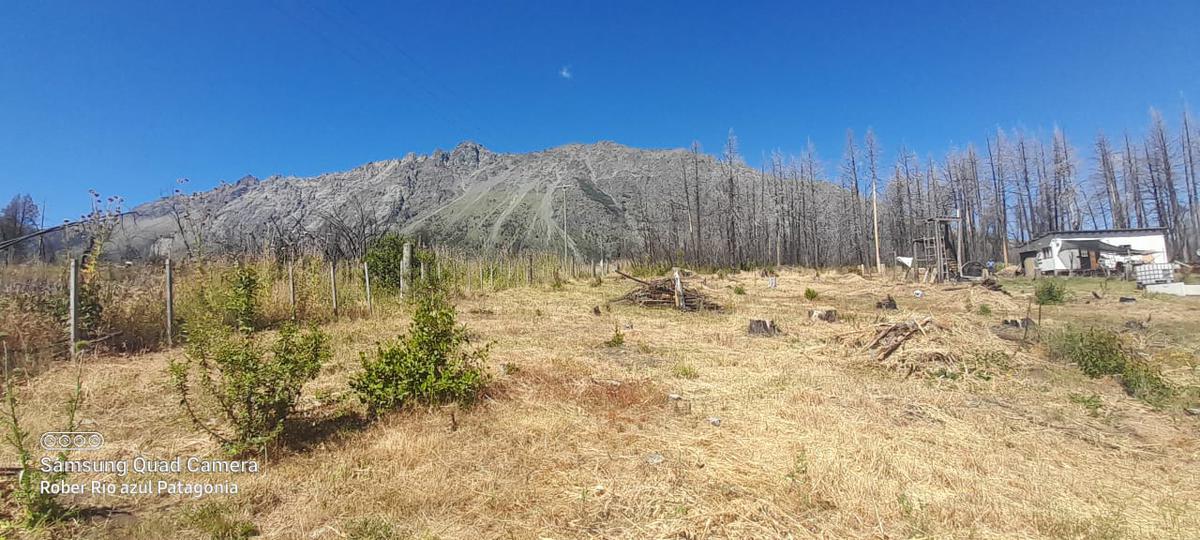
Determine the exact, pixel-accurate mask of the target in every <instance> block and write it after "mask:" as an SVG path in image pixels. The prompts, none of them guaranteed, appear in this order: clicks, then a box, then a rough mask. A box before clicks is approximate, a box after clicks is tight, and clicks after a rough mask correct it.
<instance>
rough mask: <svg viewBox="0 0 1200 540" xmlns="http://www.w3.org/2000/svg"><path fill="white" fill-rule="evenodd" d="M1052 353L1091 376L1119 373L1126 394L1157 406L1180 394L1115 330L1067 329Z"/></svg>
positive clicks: (1054, 339)
mask: <svg viewBox="0 0 1200 540" xmlns="http://www.w3.org/2000/svg"><path fill="white" fill-rule="evenodd" d="M1050 354H1051V356H1052V357H1053V358H1056V359H1061V360H1066V361H1070V362H1073V363H1075V364H1076V365H1077V366H1079V369H1080V371H1083V373H1084V374H1086V375H1087V376H1089V377H1093V378H1095V377H1103V376H1105V375H1116V376H1117V377H1118V380H1119V381H1120V382H1121V387H1122V388H1124V389H1125V393H1127V394H1129V395H1131V396H1133V397H1136V398H1138V399H1140V400H1142V401H1145V402H1146V403H1149V404H1150V405H1153V406H1155V407H1163V406H1165V405H1167V404H1168V403H1169V402H1171V401H1172V400H1173V399H1174V398H1175V396H1176V394H1177V391H1176V389H1175V388H1174V387H1173V386H1172V385H1171V384H1170V383H1169V382H1167V381H1166V380H1165V379H1163V377H1162V373H1161V372H1160V371H1159V370H1158V369H1157V368H1156V367H1154V366H1153V365H1151V364H1150V363H1149V362H1147V361H1146V360H1144V359H1141V358H1138V357H1137V356H1135V355H1134V354H1133V353H1131V352H1129V351H1128V350H1127V348H1126V347H1125V344H1124V343H1123V342H1122V341H1121V337H1120V336H1119V335H1117V334H1115V333H1113V332H1109V331H1105V330H1096V329H1089V330H1086V331H1082V332H1081V331H1076V330H1070V329H1068V330H1064V331H1062V332H1059V333H1058V334H1056V335H1055V336H1053V337H1052V338H1051V340H1050Z"/></svg>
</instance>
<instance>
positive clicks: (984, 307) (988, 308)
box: [976, 304, 992, 317]
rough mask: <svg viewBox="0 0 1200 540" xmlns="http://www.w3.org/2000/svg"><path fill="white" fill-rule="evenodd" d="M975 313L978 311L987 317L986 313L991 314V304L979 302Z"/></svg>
mask: <svg viewBox="0 0 1200 540" xmlns="http://www.w3.org/2000/svg"><path fill="white" fill-rule="evenodd" d="M976 313H979V314H980V315H983V316H984V317H987V316H988V315H991V314H992V306H989V305H987V304H979V309H977V310H976Z"/></svg>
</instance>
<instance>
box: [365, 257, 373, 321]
mask: <svg viewBox="0 0 1200 540" xmlns="http://www.w3.org/2000/svg"><path fill="white" fill-rule="evenodd" d="M363 281H365V282H366V286H367V313H374V311H375V308H374V307H373V306H372V305H371V268H370V267H369V266H367V261H363Z"/></svg>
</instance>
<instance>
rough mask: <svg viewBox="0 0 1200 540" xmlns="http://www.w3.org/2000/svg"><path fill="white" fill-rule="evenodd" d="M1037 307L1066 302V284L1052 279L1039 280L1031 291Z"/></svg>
mask: <svg viewBox="0 0 1200 540" xmlns="http://www.w3.org/2000/svg"><path fill="white" fill-rule="evenodd" d="M1033 295H1034V298H1035V299H1036V301H1037V303H1038V305H1042V306H1048V305H1057V304H1062V303H1063V302H1065V301H1066V300H1067V286H1066V284H1064V283H1062V282H1059V281H1057V280H1053V279H1043V280H1039V281H1038V283H1037V286H1036V287H1035V288H1034V291H1033Z"/></svg>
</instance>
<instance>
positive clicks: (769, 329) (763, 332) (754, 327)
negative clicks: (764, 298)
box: [750, 319, 779, 336]
mask: <svg viewBox="0 0 1200 540" xmlns="http://www.w3.org/2000/svg"><path fill="white" fill-rule="evenodd" d="M777 334H779V327H778V326H775V321H772V320H765V321H764V320H759V319H750V335H752V336H774V335H777Z"/></svg>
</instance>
